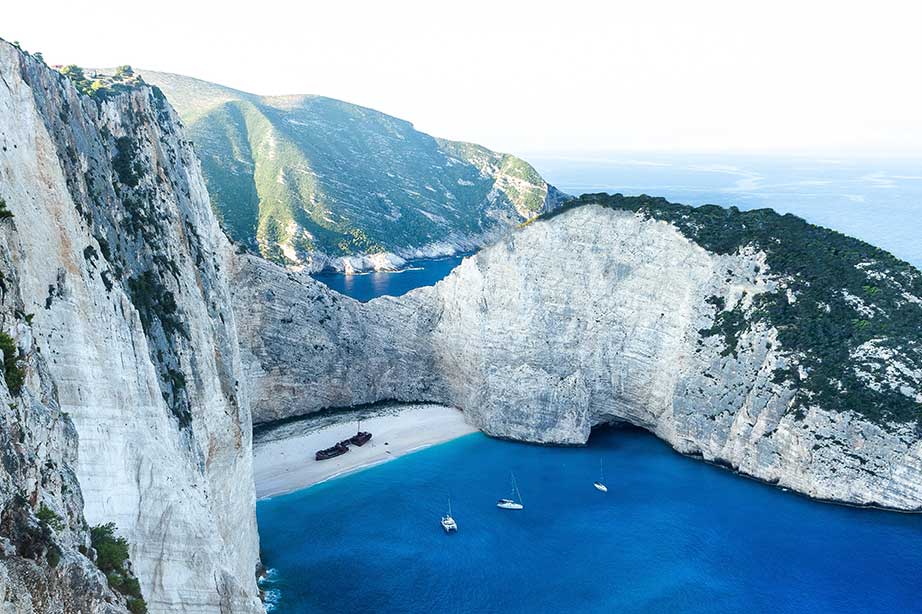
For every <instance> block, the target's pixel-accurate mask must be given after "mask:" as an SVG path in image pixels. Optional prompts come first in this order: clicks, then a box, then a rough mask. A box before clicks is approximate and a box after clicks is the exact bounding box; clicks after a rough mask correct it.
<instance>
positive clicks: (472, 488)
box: [257, 428, 922, 614]
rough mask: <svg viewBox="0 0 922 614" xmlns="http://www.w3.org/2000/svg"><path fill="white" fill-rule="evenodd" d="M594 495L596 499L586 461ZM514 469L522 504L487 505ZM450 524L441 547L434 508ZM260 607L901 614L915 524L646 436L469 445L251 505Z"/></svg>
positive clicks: (921, 594) (912, 605)
mask: <svg viewBox="0 0 922 614" xmlns="http://www.w3.org/2000/svg"><path fill="white" fill-rule="evenodd" d="M600 458H602V459H603V461H604V466H605V480H606V482H607V484H608V487H609V493H608V494H602V493H599V492H597V491H596V490H595V489H594V488H593V487H592V482H593V481H594V480H595V479H597V478H598V473H599V459H600ZM510 471H514V472H515V475H516V480H517V482H518V485H519V488H520V490H521V492H522V497H523V500H524V503H525V509H524V510H522V511H520V512H511V511H503V510H499V509H497V508H496V507H495V501H496V499H497V498H499V497H504V496H507V495H508V491H509V472H510ZM449 495H450V496H451V498H452V508H453V513H454V517H455V519H456V520H457V521H458V524H459V528H460V530H459V532H458V533H457V534H452V535H445V534H444V533H443V532H442V529H441V527H440V525H439V517H440V515H441V514H442V513H444V511H445V508H446V506H447V498H448V496H449ZM257 517H258V522H259V529H260V536H261V542H262V560H263V562H264V564H265V565H266V566H267V567H269V568H270V569H271V570H272V571H271V573H270V577H269V579H268V580H267V581H265V582H264V583H263V588H265V589H266V590H267V591H268V592H269V595H270V604H271V605H272V606H273V607H274V609H275V611H277V612H284V613H286V614H299V613H302V612H315V611H351V610H362V611H371V612H493V611H507V612H564V611H570V612H576V611H579V612H613V611H617V612H727V613H730V612H743V611H745V612H772V613H779V612H780V613H786V612H791V613H793V612H842V611H849V612H908V611H917V609H918V604H919V599H920V598H922V589H920V587H919V583H918V578H919V577H920V575H922V518H920V516H918V515H911V514H899V513H894V512H885V511H879V510H871V509H856V508H849V507H843V506H838V505H833V504H827V503H820V502H816V501H812V500H810V499H807V498H805V497H802V496H799V495H796V494H794V493H790V492H784V491H782V490H780V489H778V488H775V487H772V486H769V485H766V484H762V483H759V482H756V481H753V480H750V479H746V478H743V477H740V476H737V475H735V474H733V473H731V472H729V471H727V470H724V469H722V468H719V467H714V466H711V465H708V464H706V463H704V462H701V461H699V460H695V459H691V458H686V457H683V456H681V455H679V454H677V453H675V452H673V451H672V450H671V449H670V448H669V447H668V446H667V445H666V444H664V443H663V442H661V441H659V440H658V439H656V438H655V437H653V436H652V435H649V434H647V433H645V432H642V431H639V430H635V429H630V428H617V429H614V428H612V429H603V430H599V431H597V432H595V433H594V434H593V436H592V438H591V440H590V443H589V445H588V446H586V447H583V448H550V447H540V446H532V445H527V444H519V443H513V442H507V441H499V440H495V439H490V438H488V437H486V436H483V435H481V434H474V435H469V436H466V437H463V438H461V439H458V440H455V441H453V442H450V443H447V444H443V445H440V446H436V447H433V448H430V449H427V450H423V451H421V452H417V453H415V454H411V455H409V456H405V457H402V458H399V459H397V460H394V461H392V462H390V463H387V464H384V465H380V466H377V467H374V468H371V469H368V470H365V471H361V472H359V473H355V474H352V475H348V476H345V477H343V478H339V479H335V480H331V481H329V482H326V483H322V484H319V485H317V486H314V487H312V488H309V489H306V490H303V491H300V492H296V493H292V494H290V495H285V496H282V497H277V498H273V499H268V500H264V501H261V502H259V503H258V505H257Z"/></svg>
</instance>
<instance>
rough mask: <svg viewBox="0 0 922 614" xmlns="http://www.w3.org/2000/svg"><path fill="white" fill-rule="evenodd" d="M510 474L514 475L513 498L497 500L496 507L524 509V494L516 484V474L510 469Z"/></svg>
mask: <svg viewBox="0 0 922 614" xmlns="http://www.w3.org/2000/svg"><path fill="white" fill-rule="evenodd" d="M509 475H511V476H512V499H500V500H499V501H497V502H496V507H499V508H502V509H504V510H521V509H524V508H525V506H524V505H522V494H521V493H520V492H519V487H518V486H516V485H515V474H514V473H512V472H511V471H510V472H509Z"/></svg>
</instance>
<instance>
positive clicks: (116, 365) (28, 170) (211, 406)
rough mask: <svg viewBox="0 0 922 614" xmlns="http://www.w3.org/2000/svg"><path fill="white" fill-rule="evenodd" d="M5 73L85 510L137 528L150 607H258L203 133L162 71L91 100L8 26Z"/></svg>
mask: <svg viewBox="0 0 922 614" xmlns="http://www.w3.org/2000/svg"><path fill="white" fill-rule="evenodd" d="M0 77H2V78H0V197H2V198H3V199H4V200H5V202H6V205H7V207H8V208H9V210H10V211H11V212H12V213H13V215H14V222H15V225H16V229H17V235H16V240H17V241H18V243H19V246H20V252H19V253H20V257H19V258H18V260H17V261H16V262H15V267H16V272H17V277H18V279H19V280H20V281H19V288H18V290H19V292H20V293H21V296H22V302H23V306H24V307H23V309H24V310H25V311H26V312H27V313H30V314H34V315H33V317H32V324H31V330H32V335H34V343H35V346H36V351H38V352H40V353H41V355H42V356H43V357H44V360H45V362H46V364H47V368H48V372H49V376H50V379H51V381H52V382H53V385H54V386H55V387H56V391H57V398H58V401H59V403H60V407H61V410H63V412H66V414H68V415H69V418H70V420H72V421H73V424H74V426H75V427H76V435H77V436H78V438H79V446H78V451H77V455H76V459H74V460H73V466H74V469H75V472H76V476H77V478H78V480H79V485H80V487H81V489H82V492H83V499H84V504H85V509H84V510H83V513H84V514H85V516H86V520H87V521H88V522H89V523H90V524H92V525H96V524H102V523H107V522H114V523H115V524H116V525H117V526H118V531H119V533H120V534H121V535H123V536H125V537H126V538H127V539H128V541H129V542H130V544H131V561H132V565H133V568H134V570H135V572H136V574H137V575H138V577H139V579H140V581H141V588H142V592H143V595H144V597H145V599H146V601H147V605H148V608H149V611H150V612H152V613H157V612H188V613H194V612H203V613H204V612H209V613H211V612H218V611H221V612H258V611H262V605H261V603H260V601H259V599H258V590H257V587H256V579H255V572H256V567H257V565H258V537H257V533H256V521H255V494H254V488H253V480H252V468H251V463H252V454H251V429H250V413H249V399H248V397H247V393H246V389H245V386H244V381H243V377H242V375H241V363H240V360H239V353H238V349H237V339H236V330H235V319H234V313H233V310H232V309H231V307H230V292H229V288H228V283H227V279H226V278H225V276H224V274H223V271H224V269H225V267H226V263H225V259H226V258H227V257H228V255H229V253H230V251H229V246H228V244H227V240H226V238H225V237H224V235H223V233H222V232H221V231H220V229H219V228H218V225H217V223H216V221H215V218H214V216H213V214H212V211H211V208H210V205H209V202H208V196H207V193H206V190H205V185H204V182H203V180H202V177H201V173H200V169H199V163H198V160H197V159H196V157H195V154H194V152H193V150H192V147H191V145H190V143H189V142H188V141H187V140H186V139H185V138H184V136H183V133H182V132H181V129H180V125H179V122H178V119H177V117H176V115H175V113H174V112H173V111H172V109H171V108H170V107H169V106H168V105H167V104H166V103H165V102H164V101H163V99H162V95H158V93H157V92H156V91H155V90H152V89H151V88H148V87H131V88H128V91H125V92H121V93H119V92H112V93H111V94H110V95H108V96H99V97H97V98H96V99H95V100H94V99H92V98H90V97H89V96H85V95H81V94H79V93H78V92H77V91H76V90H75V88H74V86H73V85H72V84H71V82H70V81H69V80H68V79H67V78H65V77H63V76H61V75H60V74H59V73H57V72H56V71H54V70H52V69H50V68H48V67H47V66H45V65H44V64H43V63H41V62H40V61H38V60H36V59H34V58H32V57H30V56H28V55H25V54H23V53H22V52H20V51H19V50H18V49H16V48H14V47H13V46H11V45H9V44H7V43H5V42H2V41H0Z"/></svg>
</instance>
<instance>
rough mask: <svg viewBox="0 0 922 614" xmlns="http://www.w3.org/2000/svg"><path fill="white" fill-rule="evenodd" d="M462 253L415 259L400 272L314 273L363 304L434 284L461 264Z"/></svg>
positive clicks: (340, 291)
mask: <svg viewBox="0 0 922 614" xmlns="http://www.w3.org/2000/svg"><path fill="white" fill-rule="evenodd" d="M463 259H464V256H463V255H460V256H448V257H445V258H433V259H429V260H413V261H411V262H409V263H408V264H407V268H405V269H402V270H400V271H373V272H370V273H359V274H357V275H345V274H343V273H332V272H323V273H315V274H314V275H312V277H313V278H314V279H316V280H317V281H320V282H323V283H324V284H326V285H327V286H329V287H330V288H332V289H333V290H336V291H337V292H339V293H340V294H345V295H346V296H350V297H352V298H354V299H356V300H358V301H362V302H363V303H364V302H366V301H370V300H371V299H373V298H377V297H379V296H401V295H404V294H406V293H407V292H409V291H410V290H413V289H414V288H420V287H422V286H432V285H435V284H436V283H438V282H439V281H440V280H441V279H443V278H444V277H446V276H447V275H448V274H449V273H451V271H452V269H454V268H455V267H456V266H458V265H459V264H461V261H462V260H463Z"/></svg>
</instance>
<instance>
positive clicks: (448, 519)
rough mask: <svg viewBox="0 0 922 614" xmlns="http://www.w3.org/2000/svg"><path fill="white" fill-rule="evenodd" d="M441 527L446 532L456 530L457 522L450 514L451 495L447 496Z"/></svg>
mask: <svg viewBox="0 0 922 614" xmlns="http://www.w3.org/2000/svg"><path fill="white" fill-rule="evenodd" d="M442 528H443V529H445V532H446V533H451V532H452V531H457V530H458V523H457V522H455V519H454V518H452V516H451V497H448V513H447V514H446V515H444V516H442Z"/></svg>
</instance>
